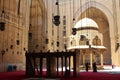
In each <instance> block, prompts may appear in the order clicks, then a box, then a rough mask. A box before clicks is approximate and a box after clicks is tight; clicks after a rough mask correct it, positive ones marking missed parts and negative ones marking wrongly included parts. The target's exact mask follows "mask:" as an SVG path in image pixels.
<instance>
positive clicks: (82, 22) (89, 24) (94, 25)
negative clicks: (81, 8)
mask: <svg viewBox="0 0 120 80" xmlns="http://www.w3.org/2000/svg"><path fill="white" fill-rule="evenodd" d="M86 27H92V28H97V29H98V25H97V23H96V22H95V21H94V20H92V19H90V18H83V19H82V20H80V21H78V22H77V23H76V24H75V26H74V28H77V29H79V28H86Z"/></svg>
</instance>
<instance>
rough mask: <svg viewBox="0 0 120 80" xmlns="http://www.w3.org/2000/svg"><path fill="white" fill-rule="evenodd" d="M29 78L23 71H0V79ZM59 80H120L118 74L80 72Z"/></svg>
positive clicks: (21, 79) (17, 79) (20, 79)
mask: <svg viewBox="0 0 120 80" xmlns="http://www.w3.org/2000/svg"><path fill="white" fill-rule="evenodd" d="M27 78H30V76H26V75H25V71H16V72H1V73H0V80H24V79H27ZM60 80H120V74H109V73H99V72H97V73H93V72H81V73H80V76H79V77H76V78H74V77H69V78H61V79H60Z"/></svg>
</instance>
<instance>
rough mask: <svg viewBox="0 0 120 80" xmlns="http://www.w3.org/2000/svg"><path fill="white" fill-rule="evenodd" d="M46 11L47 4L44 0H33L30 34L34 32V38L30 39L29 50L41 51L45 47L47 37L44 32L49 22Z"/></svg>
mask: <svg viewBox="0 0 120 80" xmlns="http://www.w3.org/2000/svg"><path fill="white" fill-rule="evenodd" d="M46 11H47V10H46V5H45V2H44V1H43V0H31V4H30V21H29V24H30V26H29V34H32V39H31V40H29V41H28V51H29V52H32V51H36V52H39V51H41V50H42V49H44V47H45V46H44V44H45V40H46V39H45V36H44V35H43V34H44V33H45V26H46V25H45V24H46V23H47V22H46V21H47V20H46V13H47V12H46Z"/></svg>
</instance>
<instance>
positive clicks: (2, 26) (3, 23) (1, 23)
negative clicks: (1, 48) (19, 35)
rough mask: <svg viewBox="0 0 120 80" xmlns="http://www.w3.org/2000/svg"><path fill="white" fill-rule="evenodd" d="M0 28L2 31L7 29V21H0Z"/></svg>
mask: <svg viewBox="0 0 120 80" xmlns="http://www.w3.org/2000/svg"><path fill="white" fill-rule="evenodd" d="M0 30H1V31H4V30H5V22H0Z"/></svg>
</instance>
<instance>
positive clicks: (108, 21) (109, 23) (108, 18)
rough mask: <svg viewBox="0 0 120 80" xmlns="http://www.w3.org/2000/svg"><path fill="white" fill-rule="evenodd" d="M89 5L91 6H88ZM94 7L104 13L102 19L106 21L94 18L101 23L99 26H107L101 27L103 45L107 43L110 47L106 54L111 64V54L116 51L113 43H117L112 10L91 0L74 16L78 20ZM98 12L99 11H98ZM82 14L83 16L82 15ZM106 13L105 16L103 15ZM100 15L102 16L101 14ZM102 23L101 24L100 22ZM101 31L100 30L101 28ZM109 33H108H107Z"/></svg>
mask: <svg viewBox="0 0 120 80" xmlns="http://www.w3.org/2000/svg"><path fill="white" fill-rule="evenodd" d="M89 3H91V4H89ZM88 5H89V6H88ZM96 5H97V6H96ZM90 8H91V9H92V8H95V9H96V11H98V12H99V11H100V12H101V13H102V18H101V20H104V21H105V23H104V21H101V22H100V20H99V21H97V20H96V19H93V18H92V17H90V18H92V19H93V20H94V21H95V22H96V23H98V25H99V28H102V25H104V27H106V29H104V30H103V29H101V33H102V35H103V34H105V35H103V45H104V44H105V46H106V47H107V48H108V50H107V51H106V54H104V55H106V56H107V55H109V56H108V57H107V58H109V62H107V60H106V64H111V54H112V53H114V51H115V46H111V44H112V45H115V40H114V39H113V38H114V35H115V29H114V27H113V26H114V21H113V20H114V19H113V15H112V12H111V11H110V10H109V9H108V8H107V7H106V6H105V5H103V4H100V3H98V2H96V1H91V2H87V3H85V4H84V5H83V6H82V7H81V8H80V9H79V10H78V11H77V12H76V13H75V14H74V18H75V20H76V21H78V20H79V19H81V18H84V17H85V16H83V15H84V13H85V11H87V9H90ZM96 13H97V12H96ZM81 15H82V17H81ZM103 15H104V17H103ZM87 17H89V15H88V16H87ZM99 17H100V16H99ZM99 22H100V23H102V24H100V23H99ZM99 32H100V30H99ZM106 33H107V34H106ZM106 36H107V39H108V40H109V41H108V42H106Z"/></svg>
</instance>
